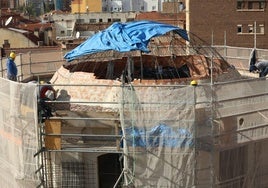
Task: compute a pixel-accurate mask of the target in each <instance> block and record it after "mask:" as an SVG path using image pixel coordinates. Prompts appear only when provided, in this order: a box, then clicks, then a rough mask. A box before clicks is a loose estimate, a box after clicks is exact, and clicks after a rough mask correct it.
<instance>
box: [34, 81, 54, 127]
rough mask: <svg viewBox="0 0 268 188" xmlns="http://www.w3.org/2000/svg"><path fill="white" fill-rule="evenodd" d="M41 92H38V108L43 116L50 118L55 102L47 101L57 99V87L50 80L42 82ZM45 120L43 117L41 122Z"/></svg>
mask: <svg viewBox="0 0 268 188" xmlns="http://www.w3.org/2000/svg"><path fill="white" fill-rule="evenodd" d="M40 84H41V85H40V87H39V92H38V98H39V99H38V101H39V103H38V110H39V114H40V116H41V117H42V118H45V119H48V118H49V117H52V116H53V114H52V106H53V104H51V103H47V101H54V100H56V91H55V89H54V88H53V87H52V86H51V85H50V84H51V83H50V82H44V81H41V82H40ZM43 121H44V120H43V119H42V121H41V122H43Z"/></svg>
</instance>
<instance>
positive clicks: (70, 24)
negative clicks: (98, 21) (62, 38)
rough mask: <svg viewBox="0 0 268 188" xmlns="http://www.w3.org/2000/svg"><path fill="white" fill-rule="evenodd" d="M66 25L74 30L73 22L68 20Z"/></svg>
mask: <svg viewBox="0 0 268 188" xmlns="http://www.w3.org/2000/svg"><path fill="white" fill-rule="evenodd" d="M66 25H67V28H72V26H73V22H72V20H67V21H66Z"/></svg>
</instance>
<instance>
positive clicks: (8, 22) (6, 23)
mask: <svg viewBox="0 0 268 188" xmlns="http://www.w3.org/2000/svg"><path fill="white" fill-rule="evenodd" d="M12 18H13V17H12V16H10V17H9V18H8V19H7V21H6V22H5V26H7V25H8V24H10V22H11V21H12Z"/></svg>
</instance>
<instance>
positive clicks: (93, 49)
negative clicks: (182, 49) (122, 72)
mask: <svg viewBox="0 0 268 188" xmlns="http://www.w3.org/2000/svg"><path fill="white" fill-rule="evenodd" d="M169 31H174V32H176V33H177V34H179V35H180V36H181V37H182V38H183V39H185V40H188V35H187V32H186V31H185V30H184V29H181V28H179V27H176V26H172V25H168V24H164V23H158V22H153V21H134V22H128V23H119V22H115V23H113V24H112V25H111V26H110V27H108V28H107V29H105V30H103V31H101V32H99V33H97V34H95V35H93V36H92V37H90V38H89V39H87V40H86V41H85V42H83V43H82V44H80V45H79V46H77V47H76V48H75V49H73V50H71V51H70V52H68V53H66V54H65V56H64V58H65V59H66V60H67V61H72V60H74V59H76V58H79V57H81V56H84V55H88V54H92V53H97V52H103V51H107V50H115V51H118V52H128V51H132V50H140V51H142V52H146V53H148V52H149V49H148V48H147V45H148V43H149V41H150V39H151V38H152V37H156V36H161V35H164V34H165V33H167V32H169Z"/></svg>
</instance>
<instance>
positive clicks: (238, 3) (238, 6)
mask: <svg viewBox="0 0 268 188" xmlns="http://www.w3.org/2000/svg"><path fill="white" fill-rule="evenodd" d="M243 7H244V2H241V1H238V2H237V7H236V8H237V9H242V8H243Z"/></svg>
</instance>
